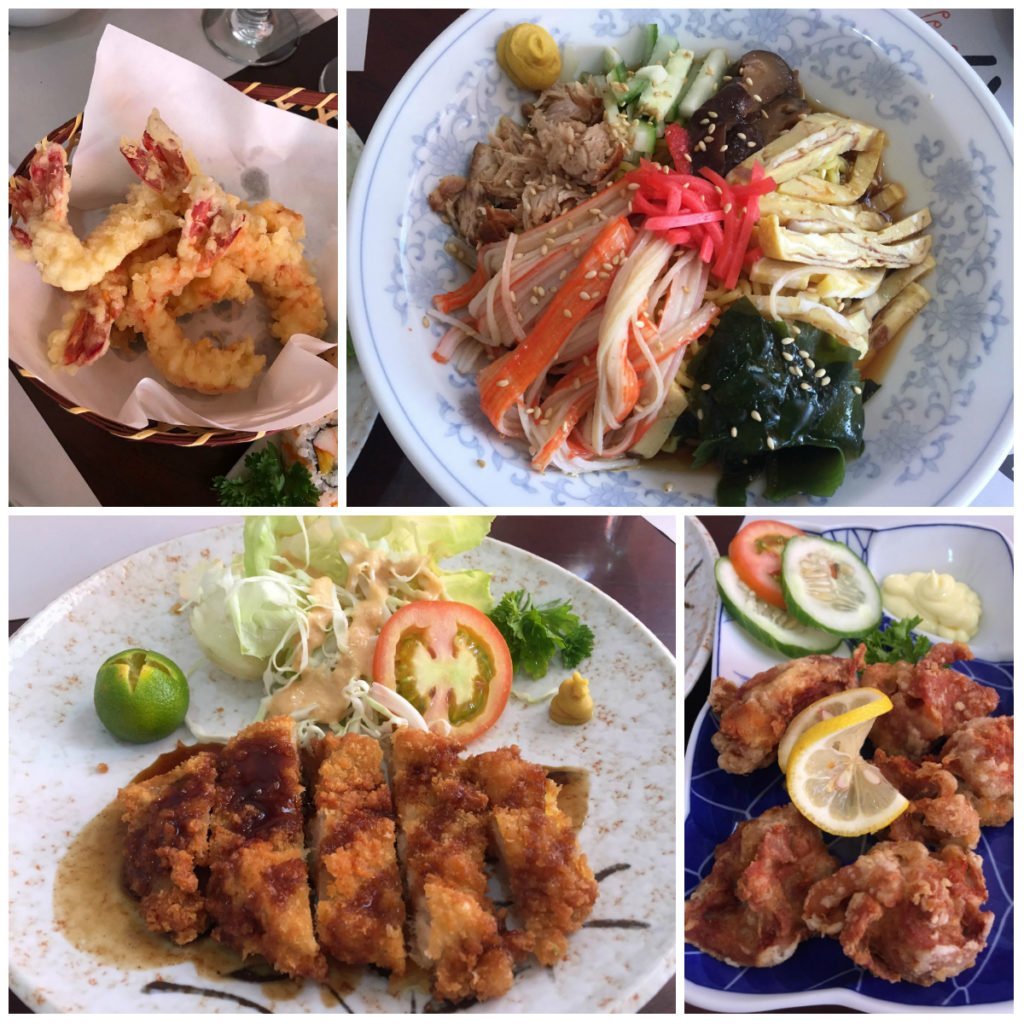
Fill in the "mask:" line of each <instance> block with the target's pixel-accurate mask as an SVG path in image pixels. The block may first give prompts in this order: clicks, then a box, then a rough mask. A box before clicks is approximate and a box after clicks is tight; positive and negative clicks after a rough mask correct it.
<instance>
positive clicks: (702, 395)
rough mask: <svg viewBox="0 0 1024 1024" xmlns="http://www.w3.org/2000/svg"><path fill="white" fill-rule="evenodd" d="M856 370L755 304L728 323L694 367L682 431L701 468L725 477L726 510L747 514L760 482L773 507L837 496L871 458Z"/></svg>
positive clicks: (806, 330) (819, 334)
mask: <svg viewBox="0 0 1024 1024" xmlns="http://www.w3.org/2000/svg"><path fill="white" fill-rule="evenodd" d="M856 360H857V353H856V352H855V351H854V350H853V349H851V348H850V347H849V346H847V345H844V344H842V343H841V342H839V341H837V340H836V339H835V338H833V337H832V335H830V334H826V333H825V332H824V331H822V330H819V329H818V328H816V327H812V326H810V325H808V324H800V325H799V326H798V327H797V326H792V327H791V326H789V325H787V324H785V323H784V322H782V321H771V320H766V319H765V318H764V317H762V316H761V315H760V314H759V313H758V312H757V310H756V309H755V308H754V306H753V304H752V303H750V302H749V301H748V300H747V299H742V300H741V301H739V302H737V303H735V304H734V305H732V306H731V307H730V308H729V310H728V311H727V312H726V313H725V314H723V316H722V319H721V321H720V322H719V324H718V326H717V327H716V328H715V333H714V335H713V336H712V338H711V339H710V341H709V342H708V343H707V344H706V345H705V346H704V348H702V349H701V350H700V352H698V353H697V355H696V356H694V358H693V360H692V361H691V362H690V364H689V367H688V370H689V375H690V377H691V378H692V380H693V382H694V383H693V388H692V390H691V391H690V407H689V409H688V410H687V412H686V414H685V415H684V417H683V418H682V419H681V420H680V422H679V424H678V425H677V431H678V433H680V435H681V436H682V437H685V438H690V439H691V440H695V441H696V442H697V447H696V450H695V452H694V457H693V464H694V466H702V465H705V464H706V463H709V462H714V463H716V464H717V465H718V466H719V468H720V469H721V471H722V477H721V480H720V481H719V485H718V494H717V498H718V503H719V504H720V505H743V504H746V488H747V485H748V484H749V483H750V482H751V481H752V480H754V479H755V478H756V477H758V476H760V475H761V474H762V473H763V474H764V476H765V481H766V486H765V496H766V497H768V498H769V499H770V500H772V501H780V500H782V499H784V498H788V497H790V496H792V495H794V494H813V495H820V496H827V495H830V494H834V493H835V491H836V489H837V488H838V487H839V485H840V484H841V483H842V482H843V477H844V476H845V474H846V461H847V459H855V458H857V457H858V456H859V455H860V454H861V452H862V451H863V450H864V402H863V399H864V397H865V385H864V384H862V382H861V378H860V374H859V373H858V372H857V368H856V365H855V364H856Z"/></svg>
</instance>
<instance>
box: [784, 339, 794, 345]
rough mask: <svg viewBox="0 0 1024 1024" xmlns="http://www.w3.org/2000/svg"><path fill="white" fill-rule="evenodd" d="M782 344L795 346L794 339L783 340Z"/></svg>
mask: <svg viewBox="0 0 1024 1024" xmlns="http://www.w3.org/2000/svg"><path fill="white" fill-rule="evenodd" d="M782 344H783V345H792V344H793V339H792V338H783V339H782Z"/></svg>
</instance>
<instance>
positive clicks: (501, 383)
mask: <svg viewBox="0 0 1024 1024" xmlns="http://www.w3.org/2000/svg"><path fill="white" fill-rule="evenodd" d="M498 387H499V388H507V387H508V377H502V378H501V380H499V381H498Z"/></svg>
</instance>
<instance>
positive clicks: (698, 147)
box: [693, 139, 706, 153]
mask: <svg viewBox="0 0 1024 1024" xmlns="http://www.w3.org/2000/svg"><path fill="white" fill-rule="evenodd" d="M693 148H694V149H695V150H697V152H698V153H703V152H704V150H705V148H706V147H705V145H704V140H703V139H701V140H700V142H698V143H697V145H696V146H694V147H693Z"/></svg>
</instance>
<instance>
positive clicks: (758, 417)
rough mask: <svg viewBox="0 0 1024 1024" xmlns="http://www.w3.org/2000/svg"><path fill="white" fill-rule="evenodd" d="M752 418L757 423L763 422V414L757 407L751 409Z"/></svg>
mask: <svg viewBox="0 0 1024 1024" xmlns="http://www.w3.org/2000/svg"><path fill="white" fill-rule="evenodd" d="M750 418H751V419H752V420H753V421H754V422H755V423H760V422H761V414H760V413H759V412H758V411H757V410H756V409H751V410H750Z"/></svg>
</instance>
